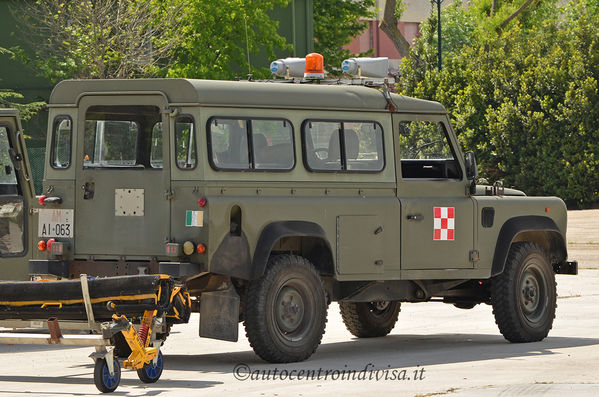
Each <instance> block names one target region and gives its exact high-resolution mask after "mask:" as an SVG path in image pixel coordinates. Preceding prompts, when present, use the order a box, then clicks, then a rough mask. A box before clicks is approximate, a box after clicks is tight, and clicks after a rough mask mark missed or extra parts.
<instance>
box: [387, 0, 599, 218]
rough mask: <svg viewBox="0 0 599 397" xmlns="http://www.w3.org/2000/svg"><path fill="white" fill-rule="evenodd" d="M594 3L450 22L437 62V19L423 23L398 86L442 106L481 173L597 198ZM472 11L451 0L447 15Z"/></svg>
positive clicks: (598, 38)
mask: <svg viewBox="0 0 599 397" xmlns="http://www.w3.org/2000/svg"><path fill="white" fill-rule="evenodd" d="M475 3H476V2H475ZM597 3H598V2H597V1H596V0H595V1H592V0H578V1H573V2H571V3H568V4H567V5H565V6H564V7H557V6H554V7H543V8H540V9H538V10H530V11H529V12H528V14H527V15H523V17H522V19H515V20H514V21H513V22H512V23H511V24H510V25H509V26H508V28H507V29H504V30H493V29H492V28H490V29H491V31H490V32H489V30H487V31H483V30H481V29H480V28H478V29H477V28H472V29H467V28H466V29H461V30H459V31H455V30H454V31H453V32H454V37H447V38H446V37H444V40H448V41H449V42H450V43H452V48H451V51H448V52H447V53H444V64H443V69H442V70H441V71H438V70H437V69H436V52H435V46H436V37H435V36H434V33H433V32H434V30H433V25H434V24H435V23H436V22H435V21H432V22H434V23H430V24H425V25H424V28H423V35H422V38H420V39H419V40H418V42H417V43H416V46H415V47H414V49H413V51H412V53H411V54H410V56H409V57H406V59H404V61H403V62H402V66H401V73H402V80H401V82H400V83H399V85H398V91H400V92H401V93H404V94H407V95H412V96H417V97H421V98H427V99H433V100H437V101H439V102H441V103H442V104H444V105H445V106H446V107H447V108H448V110H449V111H450V112H451V114H452V122H453V125H454V128H455V129H456V132H457V133H458V135H459V137H460V140H461V141H462V143H463V145H464V147H465V148H466V149H467V150H474V151H475V152H476V154H477V159H478V161H479V165H480V169H481V176H484V177H486V178H488V179H490V180H498V179H499V180H503V182H504V183H505V185H506V186H515V187H517V188H519V189H522V190H524V191H525V192H526V193H528V194H531V195H557V196H560V197H562V198H563V199H564V200H565V201H566V202H567V203H568V204H569V205H571V206H578V207H583V206H587V205H589V204H591V203H593V202H596V201H598V200H599V87H598V81H599V7H597ZM474 12H476V11H475V7H473V8H471V9H463V8H460V7H459V6H458V7H454V8H453V9H451V10H450V11H448V12H447V14H448V15H447V16H446V18H449V17H451V18H454V19H456V18H460V21H465V23H469V24H471V25H470V26H474V25H475V24H477V22H476V21H477V18H478V20H480V19H484V17H481V16H480V15H479V16H476V15H473V13H474ZM452 15H453V16H452ZM465 15H466V16H468V18H466V17H465ZM443 22H444V23H446V21H444V20H443ZM462 25H464V23H462ZM481 25H482V26H484V23H483V24H481ZM449 26H452V25H451V23H449ZM454 26H455V23H454ZM456 32H457V33H456ZM483 32H484V34H483ZM460 35H461V36H462V37H460ZM456 42H463V43H466V44H464V45H462V46H461V47H460V46H459V45H456V44H455V43H456Z"/></svg>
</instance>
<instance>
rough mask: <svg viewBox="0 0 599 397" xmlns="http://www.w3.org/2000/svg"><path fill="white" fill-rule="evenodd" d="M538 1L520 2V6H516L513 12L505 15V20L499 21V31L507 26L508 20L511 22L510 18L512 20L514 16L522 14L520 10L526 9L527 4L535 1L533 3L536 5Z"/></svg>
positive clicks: (527, 0)
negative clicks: (507, 15)
mask: <svg viewBox="0 0 599 397" xmlns="http://www.w3.org/2000/svg"><path fill="white" fill-rule="evenodd" d="M538 2H539V0H526V1H525V2H524V4H522V5H521V6H520V8H518V9H517V10H516V11H514V12H513V13H512V14H511V15H510V16H509V17H507V18H506V19H505V21H503V22H502V23H501V25H500V26H499V32H502V31H503V30H504V29H505V28H506V27H507V25H508V24H509V23H510V22H512V20H513V19H514V18H516V17H517V16H518V15H520V14H522V12H523V11H524V10H526V8H528V6H529V5H531V4H532V3H535V4H534V5H535V6H536V5H537V4H538Z"/></svg>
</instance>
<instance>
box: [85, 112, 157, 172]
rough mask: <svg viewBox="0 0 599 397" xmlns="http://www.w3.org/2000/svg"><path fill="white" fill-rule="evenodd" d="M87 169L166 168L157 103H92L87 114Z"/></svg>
mask: <svg viewBox="0 0 599 397" xmlns="http://www.w3.org/2000/svg"><path fill="white" fill-rule="evenodd" d="M83 146H84V154H83V168H158V169H160V168H162V166H163V164H162V115H161V113H160V109H159V108H158V107H156V106H92V107H90V108H89V109H88V110H87V113H86V115H85V131H84V137H83Z"/></svg>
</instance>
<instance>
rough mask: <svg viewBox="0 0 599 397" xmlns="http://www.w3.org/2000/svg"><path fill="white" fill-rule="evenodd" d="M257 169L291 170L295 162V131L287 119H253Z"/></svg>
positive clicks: (254, 151) (253, 143) (253, 144)
mask: <svg viewBox="0 0 599 397" xmlns="http://www.w3.org/2000/svg"><path fill="white" fill-rule="evenodd" d="M251 129H252V146H253V153H254V165H255V169H257V170H290V169H292V168H293V165H294V163H295V155H294V150H293V131H292V128H291V123H290V122H288V121H285V120H251Z"/></svg>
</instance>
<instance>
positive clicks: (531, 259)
mask: <svg viewBox="0 0 599 397" xmlns="http://www.w3.org/2000/svg"><path fill="white" fill-rule="evenodd" d="M491 303H492V305H493V314H494V316H495V322H496V323H497V326H498V327H499V331H500V332H501V334H502V335H503V336H504V338H505V339H507V340H508V341H510V342H513V343H521V342H537V341H540V340H543V339H544V338H545V337H546V336H547V334H548V333H549V330H550V329H551V327H552V325H553V319H554V318H555V308H556V306H557V293H556V287H555V274H554V273H553V269H552V267H551V265H550V263H549V259H548V258H547V254H546V253H545V252H544V251H543V249H542V248H541V247H540V246H538V245H537V244H534V243H530V242H521V243H515V244H513V245H512V247H511V248H510V251H509V254H508V258H507V261H506V264H505V269H504V271H503V273H501V274H500V275H498V276H496V277H495V278H494V279H493V280H492V283H491Z"/></svg>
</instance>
